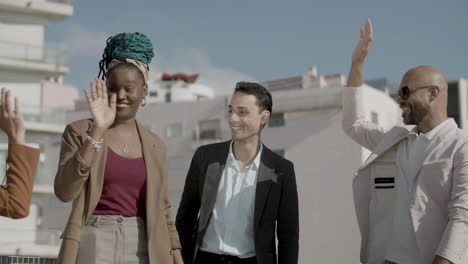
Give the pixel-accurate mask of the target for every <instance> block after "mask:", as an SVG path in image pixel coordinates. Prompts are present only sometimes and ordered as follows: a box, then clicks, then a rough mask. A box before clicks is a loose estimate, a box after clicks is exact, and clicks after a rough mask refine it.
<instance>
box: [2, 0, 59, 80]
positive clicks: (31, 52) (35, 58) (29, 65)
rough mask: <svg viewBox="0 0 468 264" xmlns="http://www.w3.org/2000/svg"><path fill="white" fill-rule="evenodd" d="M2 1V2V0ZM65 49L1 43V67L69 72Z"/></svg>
mask: <svg viewBox="0 0 468 264" xmlns="http://www.w3.org/2000/svg"><path fill="white" fill-rule="evenodd" d="M0 1H1V0H0ZM67 65H68V52H67V50H66V49H65V48H59V47H50V46H33V45H28V44H23V43H15V42H8V41H0V67H2V68H7V69H12V70H33V71H40V72H55V73H59V74H65V73H67V72H68V66H67Z"/></svg>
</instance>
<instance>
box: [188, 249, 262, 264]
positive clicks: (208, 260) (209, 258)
mask: <svg viewBox="0 0 468 264" xmlns="http://www.w3.org/2000/svg"><path fill="white" fill-rule="evenodd" d="M194 264H257V260H256V259H255V257H251V258H243V259H242V258H238V257H235V256H229V255H218V254H213V253H209V252H205V251H198V253H197V256H196V258H195V263H194Z"/></svg>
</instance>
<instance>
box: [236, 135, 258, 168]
mask: <svg viewBox="0 0 468 264" xmlns="http://www.w3.org/2000/svg"><path fill="white" fill-rule="evenodd" d="M233 143H234V141H233V140H231V144H230V145H229V155H228V162H230V163H231V164H233V165H234V164H235V165H236V166H235V167H236V168H238V167H239V166H238V165H237V160H236V157H235V156H234V151H233V149H232V145H233ZM262 152H263V143H262V142H260V149H259V150H258V152H257V156H255V159H254V160H253V161H252V162H251V163H250V164H248V165H246V166H245V167H244V168H250V166H252V169H254V170H256V169H258V167H259V166H260V159H261V157H262Z"/></svg>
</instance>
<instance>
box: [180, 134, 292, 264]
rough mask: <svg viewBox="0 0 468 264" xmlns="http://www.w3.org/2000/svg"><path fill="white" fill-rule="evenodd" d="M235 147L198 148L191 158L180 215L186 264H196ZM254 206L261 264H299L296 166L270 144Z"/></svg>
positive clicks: (220, 144)
mask: <svg viewBox="0 0 468 264" xmlns="http://www.w3.org/2000/svg"><path fill="white" fill-rule="evenodd" d="M230 143H231V141H226V142H222V143H215V144H210V145H205V146H202V147H199V148H198V149H197V150H196V152H195V154H194V156H193V158H192V163H191V165H190V169H189V171H188V174H187V178H186V180H185V187H184V192H183V194H182V200H181V202H180V205H179V210H178V211H177V217H176V227H177V231H178V232H179V238H180V242H181V245H182V255H183V257H184V262H185V263H193V261H194V259H195V255H196V252H197V250H198V247H199V246H200V244H201V241H202V239H203V235H204V233H205V231H206V228H207V226H208V222H209V221H210V217H211V214H212V211H213V207H214V203H215V200H216V196H217V192H218V186H219V182H220V180H221V177H222V173H223V170H224V166H225V163H226V159H227V156H228V154H229V146H230ZM254 208H255V209H254V210H255V211H254V243H255V253H256V258H257V263H258V264H276V263H279V264H296V263H297V261H298V254H299V209H298V195H297V186H296V178H295V174H294V165H293V163H292V162H290V161H288V160H286V159H284V158H282V157H281V156H279V155H278V154H276V153H274V152H272V151H271V150H270V149H268V148H267V147H266V146H265V145H263V151H262V156H261V161H260V166H259V171H258V175H257V187H256V193H255V206H254ZM275 230H276V236H277V238H278V247H276V240H275ZM276 248H278V250H276Z"/></svg>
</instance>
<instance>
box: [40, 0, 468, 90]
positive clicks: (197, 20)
mask: <svg viewBox="0 0 468 264" xmlns="http://www.w3.org/2000/svg"><path fill="white" fill-rule="evenodd" d="M72 4H73V5H74V15H73V16H72V17H70V18H68V19H67V20H65V21H63V22H59V23H51V24H49V27H48V30H47V39H48V41H49V42H52V43H59V44H61V45H66V46H67V47H68V48H69V49H70V67H71V72H70V73H69V74H68V75H67V76H66V77H65V81H66V82H67V83H70V84H72V85H75V86H76V87H78V88H80V89H82V88H85V87H87V86H88V83H89V81H90V80H91V79H92V78H93V77H94V76H96V75H97V71H98V69H97V63H98V61H99V60H100V57H101V54H102V50H103V48H104V45H105V39H106V38H107V37H108V36H110V35H114V34H117V33H119V32H134V31H139V32H142V33H145V34H147V35H148V36H149V38H150V39H151V40H152V41H153V44H154V46H155V50H156V54H157V57H156V58H155V59H154V62H153V63H152V67H151V72H152V73H155V72H157V71H168V72H188V73H200V74H201V77H200V82H204V83H206V84H208V85H211V86H213V88H215V89H216V91H217V92H218V93H223V92H226V91H231V90H232V85H233V84H234V83H235V82H236V81H240V80H253V81H265V80H268V79H272V78H280V77H287V76H291V75H299V74H303V73H305V71H306V70H307V68H309V67H311V66H314V65H315V66H317V67H318V71H319V73H321V74H333V73H345V74H347V72H348V67H349V62H350V56H351V52H352V50H353V48H354V45H355V44H356V42H357V40H358V34H359V27H361V26H362V25H363V23H364V21H365V19H366V18H367V17H369V18H371V20H372V22H373V25H374V33H375V41H374V47H373V49H372V51H371V53H370V54H369V57H368V60H367V64H366V68H365V78H366V79H371V78H379V77H387V78H389V79H390V80H392V81H397V82H399V80H400V78H401V76H402V75H403V74H404V72H405V71H406V70H408V69H409V68H411V67H413V66H416V65H420V64H431V65H434V66H436V67H438V68H440V69H441V70H442V71H443V72H444V73H445V74H446V75H447V77H448V78H449V79H458V78H460V77H464V78H468V56H467V55H468V15H467V13H468V12H467V11H468V1H466V0H447V1H434V0H392V1H376V0H373V1H371V0H366V1H360V0H340V1H338V0H327V1H311V0H309V1H294V0H291V1H275V0H269V1H267V0H258V1H254V0H251V1H246V0H236V1H227V0H217V1H205V0H197V1H176V0H174V1H164V2H163V1H154V0H152V1H151V0H133V1H128V0H127V1H123V0H99V1H90V0H80V1H77V0H75V1H73V0H72Z"/></svg>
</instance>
